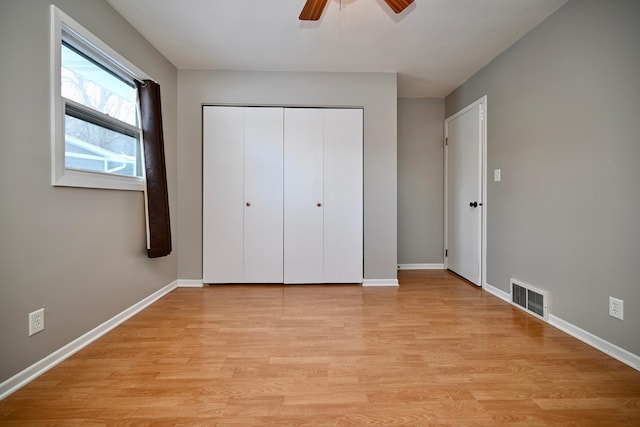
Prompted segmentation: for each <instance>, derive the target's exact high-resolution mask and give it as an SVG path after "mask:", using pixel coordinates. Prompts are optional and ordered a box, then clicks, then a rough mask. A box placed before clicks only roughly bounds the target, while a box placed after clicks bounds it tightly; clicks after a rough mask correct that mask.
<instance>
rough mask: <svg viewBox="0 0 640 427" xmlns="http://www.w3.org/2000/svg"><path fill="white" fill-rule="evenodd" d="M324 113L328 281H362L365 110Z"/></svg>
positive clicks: (327, 111) (328, 110)
mask: <svg viewBox="0 0 640 427" xmlns="http://www.w3.org/2000/svg"><path fill="white" fill-rule="evenodd" d="M323 114H324V283H362V258H363V254H362V250H363V249H362V244H363V243H362V203H363V196H362V191H363V188H362V148H363V147H362V126H363V123H362V119H363V117H362V110H361V109H326V110H324V111H323Z"/></svg>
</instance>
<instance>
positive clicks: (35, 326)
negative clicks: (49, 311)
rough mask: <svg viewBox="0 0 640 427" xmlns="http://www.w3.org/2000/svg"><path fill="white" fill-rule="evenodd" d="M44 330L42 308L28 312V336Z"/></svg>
mask: <svg viewBox="0 0 640 427" xmlns="http://www.w3.org/2000/svg"><path fill="white" fill-rule="evenodd" d="M42 330H44V308H41V309H40V310H36V311H34V312H31V313H29V336H31V335H33V334H37V333H38V332H40V331H42Z"/></svg>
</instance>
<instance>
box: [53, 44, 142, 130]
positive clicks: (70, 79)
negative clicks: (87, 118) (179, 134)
mask: <svg viewBox="0 0 640 427" xmlns="http://www.w3.org/2000/svg"><path fill="white" fill-rule="evenodd" d="M61 56H62V57H61V63H62V67H61V93H62V96H63V97H65V98H67V99H71V100H73V101H75V102H78V103H80V104H82V105H85V106H87V107H90V108H92V109H94V110H97V111H99V112H101V113H104V114H107V115H109V116H111V117H115V118H116V119H118V120H122V121H123V122H126V123H129V124H131V125H133V126H136V125H137V119H136V118H137V114H136V89H135V87H133V86H131V85H129V84H127V83H125V82H124V81H123V80H121V79H119V78H118V77H116V76H114V75H113V74H112V73H110V72H108V71H106V70H105V69H104V68H102V67H100V66H98V65H96V64H95V63H94V62H92V61H90V60H89V59H87V58H86V57H85V56H83V55H81V54H79V53H78V52H76V51H75V50H73V49H72V48H70V47H69V46H67V45H65V44H64V43H63V44H62V49H61Z"/></svg>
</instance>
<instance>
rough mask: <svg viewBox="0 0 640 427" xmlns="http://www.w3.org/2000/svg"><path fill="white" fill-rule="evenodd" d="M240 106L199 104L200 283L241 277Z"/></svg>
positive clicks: (222, 281) (242, 127)
mask: <svg viewBox="0 0 640 427" xmlns="http://www.w3.org/2000/svg"><path fill="white" fill-rule="evenodd" d="M243 135H244V112H243V109H242V108H230V107H204V108H203V154H202V155H203V171H202V175H203V193H202V198H203V200H202V203H203V217H204V218H203V224H202V227H203V230H202V231H203V236H202V239H203V242H202V243H203V245H202V280H203V282H204V283H234V282H235V283H237V282H242V281H243V270H244V248H243V246H244V243H243V228H244V224H243V217H244V212H243V211H244V204H243V202H244V198H243V163H244V148H243Z"/></svg>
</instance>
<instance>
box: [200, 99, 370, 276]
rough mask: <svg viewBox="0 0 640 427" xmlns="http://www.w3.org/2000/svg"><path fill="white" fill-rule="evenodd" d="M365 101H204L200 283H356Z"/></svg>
mask: <svg viewBox="0 0 640 427" xmlns="http://www.w3.org/2000/svg"><path fill="white" fill-rule="evenodd" d="M362 120H363V114H362V110H361V109H333V108H279V107H229V106H205V107H203V282H204V283H292V284H293V283H360V282H362V263H363V250H362V247H363V246H362V245H363V242H362V240H363V238H362V236H363V234H362V229H363V224H362V214H363V211H362V206H363V192H362V191H363V188H362V182H363V181H362V173H363V170H362V149H363V145H362V141H363V139H362V129H363V121H362Z"/></svg>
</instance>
